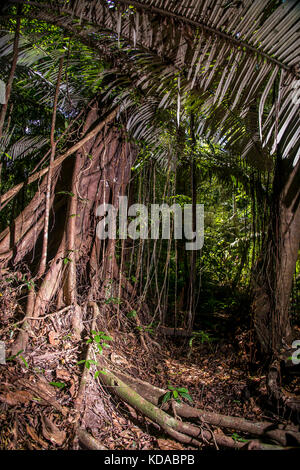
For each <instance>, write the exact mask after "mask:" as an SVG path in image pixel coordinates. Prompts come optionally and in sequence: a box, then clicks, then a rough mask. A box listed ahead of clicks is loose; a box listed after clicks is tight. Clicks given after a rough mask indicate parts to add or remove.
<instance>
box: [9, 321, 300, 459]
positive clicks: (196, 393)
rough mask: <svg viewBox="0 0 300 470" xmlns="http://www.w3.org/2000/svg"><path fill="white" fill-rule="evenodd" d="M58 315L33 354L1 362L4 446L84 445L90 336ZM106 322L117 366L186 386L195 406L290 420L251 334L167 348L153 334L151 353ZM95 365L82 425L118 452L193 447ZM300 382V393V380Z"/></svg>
mask: <svg viewBox="0 0 300 470" xmlns="http://www.w3.org/2000/svg"><path fill="white" fill-rule="evenodd" d="M57 317H58V316H57V315H55V316H49V317H48V318H46V319H45V320H44V321H43V322H41V324H40V328H39V330H38V332H37V333H36V334H35V336H34V337H33V338H31V341H30V345H29V347H28V349H27V350H26V353H20V354H19V356H18V357H17V358H15V359H13V360H10V361H8V362H7V363H6V365H1V366H0V374H1V376H0V423H1V427H0V448H1V449H41V450H42V449H80V448H82V447H81V446H80V444H79V442H78V440H77V439H76V437H75V436H76V432H75V429H76V413H75V410H74V402H75V399H76V395H77V392H78V388H79V384H80V379H81V375H82V371H83V366H82V364H81V365H78V364H77V363H78V362H79V361H80V360H82V359H83V358H84V357H85V356H84V351H85V350H86V340H87V337H84V338H83V341H82V342H78V341H75V340H74V338H73V337H72V335H71V334H70V333H69V331H70V330H69V327H68V320H67V318H68V315H65V316H64V317H61V318H57ZM106 324H107V323H103V325H98V327H99V328H101V327H102V328H103V330H104V331H105V332H106V333H107V334H109V335H110V336H111V337H112V341H111V342H110V348H107V349H106V348H105V349H104V352H103V359H102V360H104V361H105V362H106V364H107V365H108V366H109V367H110V368H113V370H115V371H117V370H119V371H120V372H122V373H125V374H128V375H130V376H132V377H134V378H139V379H141V380H144V381H146V382H149V383H151V384H152V385H156V386H158V387H160V388H164V389H167V387H168V385H172V386H174V387H185V388H186V389H188V392H189V394H190V396H191V398H192V400H193V403H192V406H195V407H197V408H201V409H205V410H206V411H214V412H217V413H222V414H225V415H231V416H237V417H238V416H240V417H243V418H246V419H248V420H251V421H256V422H257V421H262V420H264V421H269V422H274V423H278V422H281V423H286V421H284V420H283V418H282V417H279V416H278V414H276V413H274V409H273V410H272V409H271V407H268V401H267V390H266V385H265V376H264V375H263V373H262V371H261V370H260V369H259V368H257V370H256V372H255V373H254V372H252V373H251V374H250V370H249V357H248V355H249V351H248V350H247V348H246V346H247V347H248V345H249V332H240V334H237V335H236V336H235V339H234V342H233V343H234V344H231V341H228V340H226V339H220V340H218V341H215V342H210V343H204V344H201V342H198V343H197V341H194V342H193V347H192V349H190V347H189V344H188V341H187V340H184V339H182V338H175V339H167V338H162V337H160V339H158V338H155V340H156V342H158V341H159V343H160V344H161V348H160V349H159V348H158V347H157V346H156V344H157V343H152V342H151V339H150V340H149V348H150V350H149V351H148V352H146V351H145V350H144V349H143V348H142V346H141V344H140V342H139V340H138V338H137V336H136V335H135V334H134V333H132V332H130V331H123V332H117V331H116V330H115V329H113V328H108V329H107V328H105V325H106ZM99 328H98V329H99ZM3 336H4V337H3ZM11 336H12V335H11V333H10V330H9V328H8V329H7V330H6V335H2V338H1V339H2V340H5V341H6V344H8V343H9V342H12V339H11ZM90 371H91V374H90V378H89V381H88V383H87V385H86V390H85V395H84V399H83V412H82V414H81V421H80V425H81V427H83V428H84V429H86V430H87V431H88V432H89V433H90V434H92V435H93V436H94V437H95V438H96V439H97V440H98V441H99V442H101V443H102V445H104V446H105V447H107V448H108V449H112V450H124V449H127V450H136V449H143V450H156V449H161V450H175V449H187V448H191V449H192V448H193V447H187V446H185V445H183V444H181V443H179V442H176V441H175V440H172V439H171V438H169V437H167V436H166V435H165V434H164V433H163V432H162V431H161V430H160V428H159V426H158V425H156V424H154V423H153V422H152V421H150V420H149V419H148V418H146V417H145V416H142V415H140V414H139V413H137V412H136V411H135V410H134V409H133V408H132V407H131V406H129V405H126V404H125V403H124V402H122V401H120V400H119V399H118V398H117V397H115V396H114V394H113V393H110V392H111V391H110V390H108V387H103V386H102V385H101V381H100V380H99V377H98V378H94V374H95V371H96V369H95V366H94V365H93V364H92V365H91V368H90ZM297 387H298V392H299V382H298V385H297V386H296V388H297ZM294 392H295V387H294ZM214 429H215V428H214ZM217 432H220V433H222V432H223V431H222V430H221V429H219V430H218V431H217ZM227 435H228V436H231V437H233V438H234V439H236V440H239V441H242V442H247V436H243V435H239V434H237V433H236V432H234V431H232V433H230V432H228V433H227ZM248 438H249V437H248ZM212 445H213V444H210V446H212ZM205 447H207V445H205V444H203V448H205Z"/></svg>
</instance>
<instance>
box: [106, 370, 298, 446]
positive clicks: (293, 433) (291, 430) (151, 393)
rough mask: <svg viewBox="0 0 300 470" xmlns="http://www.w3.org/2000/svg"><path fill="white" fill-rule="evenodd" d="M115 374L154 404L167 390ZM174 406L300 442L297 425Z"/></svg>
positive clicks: (224, 424)
mask: <svg viewBox="0 0 300 470" xmlns="http://www.w3.org/2000/svg"><path fill="white" fill-rule="evenodd" d="M115 374H116V375H117V376H118V377H120V378H121V379H122V380H123V381H124V382H125V383H127V384H128V385H129V386H130V387H132V388H133V389H134V390H135V391H136V392H137V393H139V394H141V395H142V396H143V397H144V398H145V399H146V400H149V401H150V402H151V403H153V404H154V405H158V404H159V403H160V400H161V398H162V396H163V395H164V394H165V393H166V390H163V389H161V388H158V387H155V386H153V385H151V384H149V383H147V382H143V381H142V380H139V379H134V378H132V377H129V376H128V375H125V374H123V373H121V372H119V371H117V372H115ZM174 406H175V410H176V413H177V415H178V416H181V417H182V418H195V419H199V420H200V421H203V422H205V423H208V424H210V425H213V426H218V427H221V428H226V429H233V430H237V431H240V432H243V433H247V434H249V435H252V436H258V437H265V438H267V439H270V440H272V441H275V442H277V443H278V444H281V445H282V446H286V445H288V443H289V441H290V440H293V441H294V442H295V443H296V442H297V443H298V444H300V433H299V432H298V431H297V428H296V426H295V427H293V426H290V427H284V426H282V425H275V424H274V423H269V422H251V421H247V420H246V419H244V418H239V417H233V416H226V415H222V414H219V413H213V412H210V411H205V410H201V409H198V408H193V407H191V406H189V405H186V404H184V403H176V402H175V404H174ZM162 408H163V409H164V410H166V411H170V410H171V407H170V405H169V404H167V403H166V404H164V405H163V406H162ZM275 426H276V429H275Z"/></svg>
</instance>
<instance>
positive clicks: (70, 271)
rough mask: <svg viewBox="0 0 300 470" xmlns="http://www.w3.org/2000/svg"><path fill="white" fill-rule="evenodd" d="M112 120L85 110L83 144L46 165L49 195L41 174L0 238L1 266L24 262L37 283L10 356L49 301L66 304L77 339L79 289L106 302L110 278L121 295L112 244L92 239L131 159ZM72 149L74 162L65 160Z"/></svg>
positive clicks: (119, 192) (129, 149) (123, 180)
mask: <svg viewBox="0 0 300 470" xmlns="http://www.w3.org/2000/svg"><path fill="white" fill-rule="evenodd" d="M115 115H116V110H114V111H113V112H112V113H110V115H109V116H108V117H107V118H105V119H104V120H103V119H101V117H100V116H99V109H98V105H97V104H94V105H93V106H92V107H91V109H90V110H89V112H88V114H87V117H86V122H85V126H84V130H83V133H84V136H83V138H81V140H80V141H79V143H77V144H75V145H74V146H73V147H72V148H71V149H70V150H69V151H67V152H66V153H65V154H64V155H63V156H61V157H58V158H57V159H56V160H54V161H53V162H52V168H53V170H55V171H54V173H53V177H52V178H51V190H50V192H49V191H48V190H47V177H46V176H45V177H44V180H43V181H42V184H41V187H40V190H39V191H38V192H37V194H36V195H35V196H34V198H33V199H32V201H31V202H30V203H29V205H28V207H27V208H25V210H24V211H23V212H22V213H21V214H20V215H19V216H18V217H17V219H16V220H15V223H14V227H13V228H12V227H10V228H7V229H6V230H5V231H4V232H3V233H2V234H1V235H0V261H1V265H2V266H6V265H8V264H11V265H13V266H15V265H17V264H18V263H20V262H22V263H24V262H26V261H27V262H28V265H29V266H30V268H31V273H32V279H33V280H34V281H35V288H34V289H31V291H30V292H29V295H28V298H27V309H26V316H25V321H24V322H23V327H22V329H21V331H20V333H19V336H18V338H17V340H16V341H15V343H14V345H13V348H12V352H13V353H15V352H18V351H19V350H21V349H23V350H24V349H25V348H26V345H27V342H28V340H29V338H30V336H33V335H34V328H35V326H37V324H38V323H37V322H35V321H34V320H32V318H34V319H38V318H39V317H41V316H43V315H45V313H47V311H48V310H49V308H50V307H51V305H53V303H54V302H56V303H57V306H58V308H60V309H61V308H63V307H65V306H67V305H70V306H72V312H73V318H72V324H73V333H74V334H75V337H77V339H79V338H80V328H81V309H80V306H78V305H77V293H78V289H80V288H81V289H83V293H84V292H85V291H86V289H87V288H88V290H90V289H92V291H91V292H92V293H91V298H94V299H96V300H99V301H100V300H101V299H102V300H104V299H105V296H106V291H105V286H107V281H108V280H110V281H112V286H111V288H112V289H115V290H116V288H115V287H114V285H117V284H118V283H119V281H120V280H121V281H122V286H123V285H124V290H125V291H126V286H127V284H126V283H125V282H124V283H123V278H124V276H123V274H122V273H120V271H119V268H118V265H117V262H116V257H115V240H98V238H97V236H96V227H97V218H96V211H97V208H98V206H99V205H100V204H102V203H103V202H108V203H111V204H113V205H114V206H115V207H118V202H119V196H120V195H122V194H124V192H125V189H126V185H127V183H128V181H129V178H130V171H131V167H132V164H133V161H134V158H135V155H136V151H135V149H133V148H132V147H131V146H130V144H129V143H128V142H126V140H125V135H124V134H123V133H122V132H120V131H119V130H117V129H116V128H114V127H113V126H112V125H110V127H109V128H107V129H106V128H105V125H106V124H107V123H109V122H110V121H111V120H112V119H113V118H114V117H115ZM99 119H100V123H99ZM75 151H76V154H75V156H73V157H71V155H72V154H73V153H74V152H75ZM67 156H69V157H70V158H68V159H67V158H66V157H67ZM57 162H58V163H57ZM46 170H47V169H46ZM43 171H44V170H43ZM46 172H47V171H46ZM48 183H49V180H48ZM47 194H49V201H50V204H49V205H50V207H51V211H50V214H51V216H50V218H49V236H48V243H47V250H46V254H47V257H46V260H45V262H46V263H45V266H46V269H45V274H44V276H42V278H41V279H39V276H36V274H35V273H36V272H37V271H38V267H39V263H40V259H41V255H42V253H45V249H43V233H42V230H43V225H44V224H43V220H44V217H45V196H46V195H47ZM44 248H45V245H44ZM78 278H80V286H78ZM128 290H129V291H130V289H128ZM118 291H120V287H119V288H118ZM81 294H82V292H81ZM84 295H85V296H86V294H84Z"/></svg>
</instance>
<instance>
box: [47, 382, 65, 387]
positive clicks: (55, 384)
mask: <svg viewBox="0 0 300 470" xmlns="http://www.w3.org/2000/svg"><path fill="white" fill-rule="evenodd" d="M49 384H50V385H53V387H57V388H60V389H62V388H64V387H65V386H66V384H64V383H63V382H49Z"/></svg>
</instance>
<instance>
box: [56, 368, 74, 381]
mask: <svg viewBox="0 0 300 470" xmlns="http://www.w3.org/2000/svg"><path fill="white" fill-rule="evenodd" d="M56 378H57V379H58V380H65V381H66V382H70V381H71V374H70V372H68V371H67V370H66V369H56Z"/></svg>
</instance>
